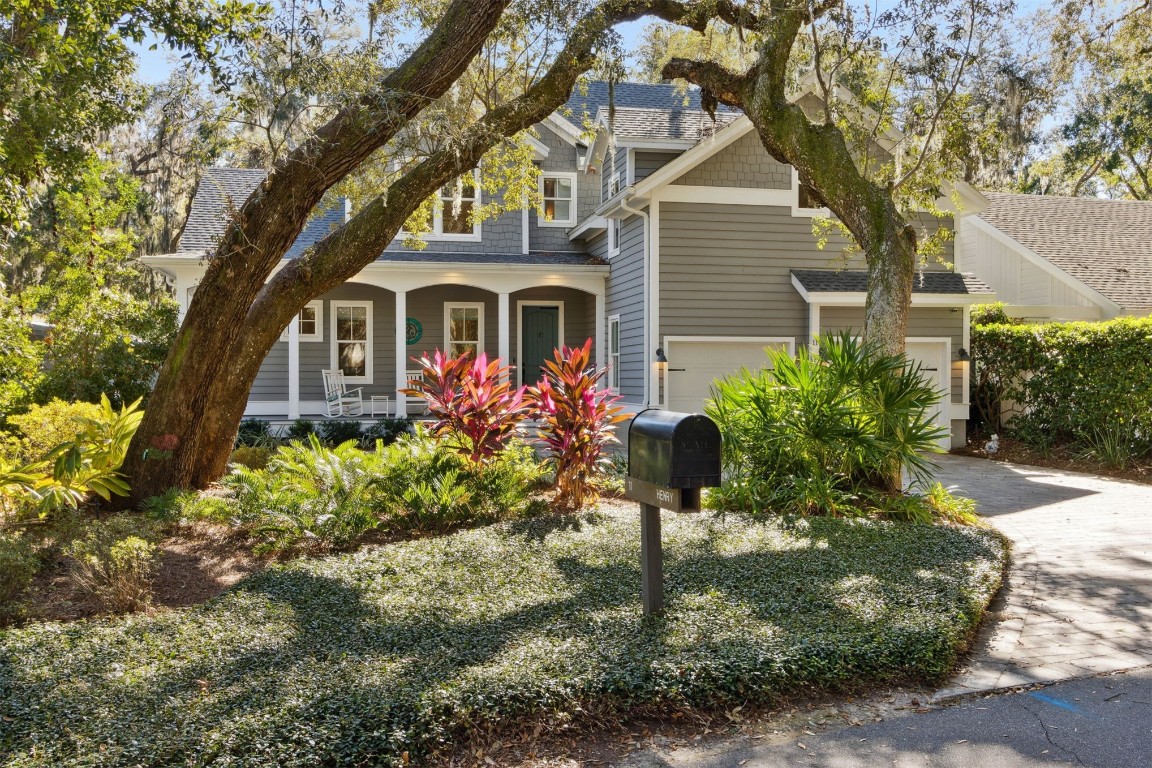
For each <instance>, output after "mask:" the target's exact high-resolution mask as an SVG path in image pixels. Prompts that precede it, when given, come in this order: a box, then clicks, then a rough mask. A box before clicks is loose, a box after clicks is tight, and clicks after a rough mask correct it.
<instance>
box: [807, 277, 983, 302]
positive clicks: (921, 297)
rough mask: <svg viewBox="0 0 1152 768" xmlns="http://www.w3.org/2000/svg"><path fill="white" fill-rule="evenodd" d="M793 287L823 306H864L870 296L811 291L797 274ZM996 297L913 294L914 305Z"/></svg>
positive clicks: (841, 292) (855, 293)
mask: <svg viewBox="0 0 1152 768" xmlns="http://www.w3.org/2000/svg"><path fill="white" fill-rule="evenodd" d="M792 287H793V288H795V289H796V292H797V293H799V294H800V297H801V298H802V299H804V301H806V302H808V303H809V304H819V305H820V306H822V307H862V306H864V303H865V301H866V300H867V298H868V294H867V293H866V292H864V291H809V290H808V289H807V288H805V287H804V284H803V283H801V282H800V279H799V278H798V277H796V275H792ZM995 299H996V294H994V293H915V292H913V294H912V306H914V307H962V306H965V305H971V304H987V303H988V302H990V301H994V300H995Z"/></svg>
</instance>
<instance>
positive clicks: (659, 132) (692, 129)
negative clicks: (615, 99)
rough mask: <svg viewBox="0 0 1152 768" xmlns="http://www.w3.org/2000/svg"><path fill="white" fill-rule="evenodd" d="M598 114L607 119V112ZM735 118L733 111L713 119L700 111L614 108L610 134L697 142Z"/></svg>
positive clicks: (624, 136) (736, 115)
mask: <svg viewBox="0 0 1152 768" xmlns="http://www.w3.org/2000/svg"><path fill="white" fill-rule="evenodd" d="M600 114H601V115H603V116H604V117H605V119H607V109H606V108H601V111H600ZM737 117H739V114H737V113H736V112H723V113H717V114H716V118H715V119H713V118H712V116H711V115H709V114H708V113H707V112H705V111H704V110H702V109H652V108H649V107H617V108H616V111H615V114H614V116H613V121H612V132H613V133H614V134H615V135H616V136H617V137H618V138H636V139H680V140H687V141H693V142H695V141H700V140H701V139H705V138H708V137H710V136H712V135H713V134H714V133H715V132H716V130H717V129H719V128H723V127H724V126H725V125H727V124H728V123H730V122H732V121H733V120H735V119H736V118H737Z"/></svg>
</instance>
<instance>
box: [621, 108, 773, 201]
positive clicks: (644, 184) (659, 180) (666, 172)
mask: <svg viewBox="0 0 1152 768" xmlns="http://www.w3.org/2000/svg"><path fill="white" fill-rule="evenodd" d="M751 130H752V121H751V120H749V119H748V118H747V116H745V115H741V116H740V117H738V118H737V119H735V120H733V121H732V122H731V123H729V124H728V125H726V126H724V127H723V128H721V129H720V130H718V131H716V133H715V134H714V135H713V136H712V138H710V139H705V140H704V141H701V142H699V143H698V144H695V145H693V146H692V148H691V149H689V150H687V151H686V152H685V153H684V154H682V155H680V157H678V158H676V159H675V160H673V161H672V162H670V163H668V164H667V165H665V166H664V167H662V168H660V169H659V170H657V171H656V172H655V173H653V174H652V175H651V176H649V177H647V178H646V179H644V180H643V181H641V182H640V183H639V184H637V185H636V188H635V194H636V196H637V197H648V196H649V195H650V194H652V192H653V191H654V190H656V189H658V188H660V187H663V186H664V185H666V184H671V183H672V182H673V181H675V180H676V179H678V178H680V177H681V176H683V175H684V174H685V173H687V172H688V171H690V170H692V169H693V168H695V167H696V166H697V165H699V164H700V163H702V162H704V161H705V160H707V159H708V158H710V157H712V156H713V155H715V154H716V153H718V152H720V151H721V150H723V149H725V148H726V147H729V146H731V145H732V144H734V143H735V142H736V141H737V140H738V139H740V138H742V137H743V136H744V135H745V134H747V133H748V132H749V131H751Z"/></svg>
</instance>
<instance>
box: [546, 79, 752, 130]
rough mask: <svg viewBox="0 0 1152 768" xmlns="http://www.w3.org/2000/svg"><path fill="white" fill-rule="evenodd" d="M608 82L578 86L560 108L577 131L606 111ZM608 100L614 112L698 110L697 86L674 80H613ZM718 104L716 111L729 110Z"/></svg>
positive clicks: (595, 81)
mask: <svg viewBox="0 0 1152 768" xmlns="http://www.w3.org/2000/svg"><path fill="white" fill-rule="evenodd" d="M608 90H609V89H608V82H607V81H605V80H593V81H590V82H587V83H584V84H582V85H577V86H576V89H575V90H574V91H573V92H572V95H571V96H570V97H569V98H568V101H567V102H566V103H565V104H564V106H563V107H561V108H560V114H561V115H562V116H563V117H564V119H566V120H567V121H568V122H570V123H571V124H572V125H574V126H576V127H577V128H579V129H580V130H584V118H585V116H587V117H588V119H590V120H594V119H595V118H596V117H597V115H598V114H599V112H600V110H601V109H604V110H605V111H607V109H608V105H609V98H608ZM611 103H612V104H613V105H614V106H615V109H616V112H617V113H619V111H620V110H621V109H652V110H662V111H686V112H701V113H703V109H702V108H701V106H700V89H699V88H697V87H695V86H692V87H689V88H688V89H684V88H683V87H681V86H677V85H674V84H673V83H616V84H615V85H614V86H613V93H612V99H611ZM730 111H731V110H729V109H728V108H727V107H725V106H723V105H721V106H720V107H719V108H718V109H717V113H718V114H719V113H720V112H730Z"/></svg>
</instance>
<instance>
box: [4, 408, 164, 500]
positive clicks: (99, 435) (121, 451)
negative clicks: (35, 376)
mask: <svg viewBox="0 0 1152 768" xmlns="http://www.w3.org/2000/svg"><path fill="white" fill-rule="evenodd" d="M139 406H140V401H136V402H135V403H132V404H131V405H125V406H121V407H120V409H119V410H117V409H115V408H113V407H112V403H111V402H109V400H108V398H107V397H103V396H102V397H101V398H100V411H99V413H98V414H97V415H95V416H93V417H88V416H78V417H76V418H75V419H74V425H75V432H74V434H73V437H72V438H71V439H70V440H66V441H65V442H63V443H61V444H60V445H58V446H55V447H54V448H52V450H50V451H49V452H48V453H47V454H46V455H45V456H43V457H42V458H38V459H36V460H34V461H31V462H29V463H24V464H16V463H15V462H13V461H11V460H0V504H2V505H3V511H5V512H9V513H17V514H23V513H25V512H29V511H35V512H36V513H37V514H38V515H39V516H40V517H45V516H47V515H48V514H50V513H51V512H53V511H55V510H59V509H61V508H64V507H71V508H75V507H77V506H79V505H80V504H81V503H82V502H83V501H84V500H85V499H86V498H87V497H88V495H89V494H90V493H94V494H96V495H97V496H99V497H101V498H103V499H105V500H110V499H111V498H112V497H113V496H126V495H127V494H128V485H127V483H126V482H125V481H124V479H123V478H122V477H121V475H120V473H119V472H118V470H119V468H120V465H121V464H123V463H124V457H125V454H126V453H127V451H128V445H129V443H130V441H131V440H132V436H133V435H134V434H135V433H136V428H137V427H138V426H139V425H140V420H141V418H142V417H143V415H144V414H143V412H142V411H141V410H140V408H139Z"/></svg>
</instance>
